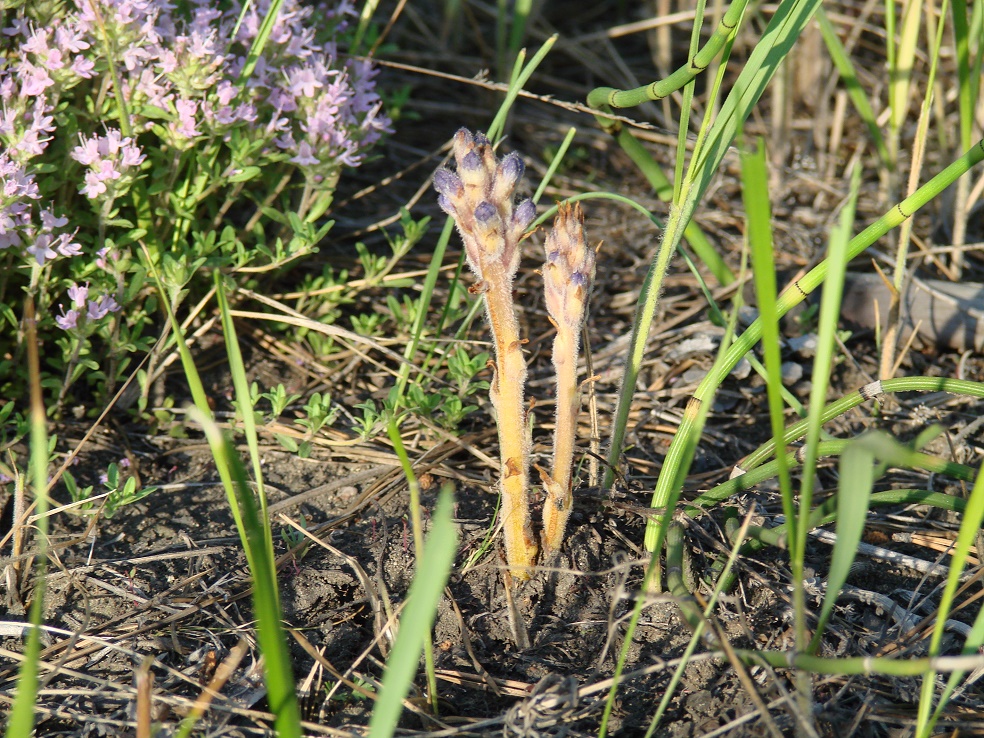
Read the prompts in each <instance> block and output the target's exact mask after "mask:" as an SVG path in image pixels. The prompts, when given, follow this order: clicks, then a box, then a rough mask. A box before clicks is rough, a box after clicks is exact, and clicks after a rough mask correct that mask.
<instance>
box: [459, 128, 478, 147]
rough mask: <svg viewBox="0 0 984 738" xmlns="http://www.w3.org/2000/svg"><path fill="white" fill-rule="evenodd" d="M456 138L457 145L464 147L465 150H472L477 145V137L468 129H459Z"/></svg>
mask: <svg viewBox="0 0 984 738" xmlns="http://www.w3.org/2000/svg"><path fill="white" fill-rule="evenodd" d="M454 138H455V143H456V144H459V145H464V147H465V148H471V147H472V145H474V143H475V137H474V136H472V134H471V131H469V130H468V129H467V128H459V129H458V132H457V133H455V134H454Z"/></svg>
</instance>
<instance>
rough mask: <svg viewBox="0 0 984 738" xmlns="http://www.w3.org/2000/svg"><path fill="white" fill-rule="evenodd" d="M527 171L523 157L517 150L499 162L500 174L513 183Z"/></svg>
mask: <svg viewBox="0 0 984 738" xmlns="http://www.w3.org/2000/svg"><path fill="white" fill-rule="evenodd" d="M525 171H526V165H525V164H523V159H522V157H521V156H520V155H519V154H517V153H516V152H515V151H514V152H513V153H511V154H508V155H507V156H506V157H505V158H504V159H503V160H502V163H501V164H499V176H500V177H502V178H504V179H506V180H507V181H509V182H510V183H511V184H512V185H515V184H516V182H518V181H519V180H520V178H521V177H522V176H523V173H524V172H525Z"/></svg>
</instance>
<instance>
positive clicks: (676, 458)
mask: <svg viewBox="0 0 984 738" xmlns="http://www.w3.org/2000/svg"><path fill="white" fill-rule="evenodd" d="M982 160H984V140H981V141H978V142H977V144H976V145H975V146H974V147H973V148H971V149H970V150H969V151H967V152H966V153H965V154H964V155H963V156H961V157H960V158H959V159H957V160H956V161H955V162H953V163H952V164H951V165H950V166H948V167H947V168H946V169H944V170H943V171H942V172H940V173H939V174H937V175H936V176H935V177H933V179H931V180H930V181H929V182H927V183H926V184H924V185H923V186H922V187H920V188H919V189H918V190H917V191H916V192H914V193H913V194H912V195H910V196H909V197H907V198H906V199H905V200H903V201H902V202H900V203H899V204H898V205H896V206H895V207H893V208H892V209H891V210H889V211H888V212H887V213H885V215H883V216H882V217H881V218H879V219H878V220H877V221H875V222H874V223H872V224H871V225H870V226H868V227H867V228H865V229H864V230H863V231H862V232H861V233H859V234H858V235H857V236H855V237H854V238H853V239H851V242H850V244H849V246H848V258H849V259H853V258H854V257H856V256H858V255H859V254H861V253H862V252H863V251H864V250H865V249H867V248H868V247H869V246H871V245H872V244H873V243H875V242H876V241H877V240H878V239H879V238H881V237H882V236H884V235H885V234H886V233H888V231H890V230H891V229H892V228H895V227H896V226H898V225H899V224H900V223H902V222H903V221H905V220H906V219H908V218H910V217H912V215H913V214H914V213H915V212H916V211H917V210H919V209H920V208H921V207H923V206H924V205H925V204H926V203H928V202H929V201H930V200H932V199H933V198H935V197H937V196H938V195H939V194H940V193H941V192H943V190H945V189H946V188H947V187H949V186H950V185H951V184H953V182H955V181H956V180H957V179H958V178H959V177H960V176H962V175H963V174H965V173H966V172H968V171H969V170H970V168H971V167H973V166H975V165H976V164H978V163H979V162H981V161H982ZM827 268H828V265H827V262H826V261H823V262H821V263H820V264H818V265H817V266H816V267H814V268H813V269H812V270H810V272H809V273H808V274H806V275H805V276H804V277H802V278H801V279H798V280H796V281H795V282H793V283H792V284H791V285H790V286H789V287H788V288H787V289H786V290H784V291H783V293H782V294H781V295H780V296H779V299H778V302H777V305H776V307H777V313H778V315H779V317H782V316H783V315H785V314H786V313H788V312H789V311H790V310H791V309H792V308H793V307H795V306H796V305H798V304H799V303H801V302H802V301H803V300H804V299H805V298H806V296H807V295H809V294H810V293H811V292H812V291H813V290H814V289H816V288H817V287H818V286H819V285H820V284H821V283H822V282H823V280H824V278H825V277H826V275H827ZM761 336H762V323H761V321H760V320H756V321H755V322H754V323H752V325H750V326H749V327H748V330H746V331H745V332H744V333H743V334H742V335H741V336H740V337H739V338H738V340H736V341H735V342H734V343H733V344H732V345H731V347H730V348H729V349H728V352H727V354H726V355H725V357H724V359H723V360H722V361H720V362H718V363H717V364H715V367H714V370H713V371H712V372H711V373H709V374H708V375H707V376H706V377H705V378H704V380H703V381H702V382H701V383H700V385H699V386H698V387H697V391H696V392H695V393H694V395H693V397H692V398H691V399H690V402H689V403H688V404H687V409H686V412H685V413H684V417H683V420H682V422H681V424H680V429H679V431H677V434H676V436H674V438H673V442H672V443H671V444H670V449H669V451H668V452H667V455H666V458H665V460H664V462H663V468H662V470H661V472H660V475H659V480H658V481H657V484H656V489H655V491H654V492H653V498H652V502H651V506H652V507H653V508H656V509H657V510H659V509H663V510H666V511H672V509H673V507H674V506H675V505H676V501H677V498H678V497H679V494H680V485H679V484H678V480H682V478H683V476H684V474H685V470H684V469H682V468H681V465H682V463H683V461H684V459H685V458H686V450H687V447H688V446H689V445H690V444H691V443H692V435H693V433H694V431H695V430H697V429H696V428H695V421H696V420H697V416H698V411H699V409H700V406H701V405H702V404H703V403H705V402H709V401H710V400H711V398H712V397H713V395H714V391H715V390H716V389H717V387H718V386H720V384H721V382H722V381H723V380H724V378H725V377H726V376H727V375H728V373H729V372H730V371H731V370H732V369H733V368H734V367H735V365H736V364H737V363H738V362H739V361H740V360H741V357H742V356H744V355H745V354H746V353H748V352H749V351H750V350H751V349H752V348H753V347H754V346H755V344H756V343H757V342H758V341H759V339H760V338H761ZM631 380H632V382H633V383H634V380H635V377H634V376H633V377H632V378H631ZM625 381H629V377H626V380H625ZM614 451H615V449H613V454H612V456H615V453H614ZM666 519H667V515H666V514H658V515H657V516H656V517H654V518H653V519H651V520H650V522H649V526H648V528H647V530H646V548H647V549H648V550H650V551H652V550H655V548H656V547H657V545H658V544H659V542H660V539H661V537H662V536H661V532H660V531H661V529H662V528H663V527H664V525H665V521H666Z"/></svg>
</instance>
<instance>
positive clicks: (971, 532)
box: [916, 470, 984, 738]
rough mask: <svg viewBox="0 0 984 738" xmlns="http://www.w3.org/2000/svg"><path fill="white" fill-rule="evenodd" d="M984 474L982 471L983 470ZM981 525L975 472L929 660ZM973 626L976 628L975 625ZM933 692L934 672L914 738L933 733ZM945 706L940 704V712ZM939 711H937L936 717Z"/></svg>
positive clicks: (982, 489) (982, 493) (926, 681)
mask: <svg viewBox="0 0 984 738" xmlns="http://www.w3.org/2000/svg"><path fill="white" fill-rule="evenodd" d="M982 471H984V470H982ZM982 522H984V473H981V472H978V474H977V482H976V483H975V484H974V488H973V490H971V493H970V497H969V498H968V500H967V509H966V510H965V511H964V514H963V518H962V519H961V520H960V530H959V532H958V533H957V542H956V544H955V545H954V547H953V551H952V552H951V555H950V575H949V576H948V577H947V579H946V586H945V587H944V588H943V596H942V597H941V598H940V606H939V609H938V610H937V614H936V624H935V626H934V627H933V635H932V637H931V638H930V641H929V657H930V658H935V657H936V656H938V655H939V653H940V644H941V643H942V641H943V631H944V627H945V625H946V620H947V618H948V617H949V613H950V609H951V607H952V606H953V599H954V597H955V595H956V592H957V587H958V586H959V585H960V575H961V574H962V573H963V570H964V566H965V565H966V563H967V556H968V554H969V553H970V549H971V547H973V546H974V544H975V543H976V542H977V536H978V535H979V534H980V530H981V523H982ZM975 625H976V624H975ZM935 688H936V671H935V670H934V671H931V672H930V673H928V674H926V675H925V676H924V677H923V685H922V692H921V694H920V699H919V711H918V722H917V725H916V736H917V738H927V737H928V736H929V735H930V734H931V732H932V724H931V723H932V722H934V721H931V714H930V710H931V709H932V704H933V694H934V692H935ZM943 706H944V703H943V702H942V701H941V703H940V709H941V708H942V707H943ZM938 711H939V710H937V713H938Z"/></svg>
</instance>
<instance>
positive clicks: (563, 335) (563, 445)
mask: <svg viewBox="0 0 984 738" xmlns="http://www.w3.org/2000/svg"><path fill="white" fill-rule="evenodd" d="M577 350H578V343H577V336H576V335H575V334H574V332H573V331H572V330H571V329H570V328H569V327H567V326H559V327H558V328H557V335H556V337H555V338H554V344H553V364H554V369H555V371H556V374H557V417H556V427H555V429H554V456H553V469H552V471H551V481H550V483H547V481H546V480H544V487H545V489H546V492H547V499H546V500H545V501H544V503H543V533H542V536H543V547H544V549H546V550H547V551H557V550H559V549H560V547H561V545H563V543H564V532H565V531H566V529H567V519H568V518H569V517H570V515H571V507H572V506H573V504H574V496H573V494H572V493H571V473H572V467H573V464H574V445H575V439H576V436H577V416H578V413H579V412H580V410H581V396H580V392H579V391H578V385H577Z"/></svg>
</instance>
